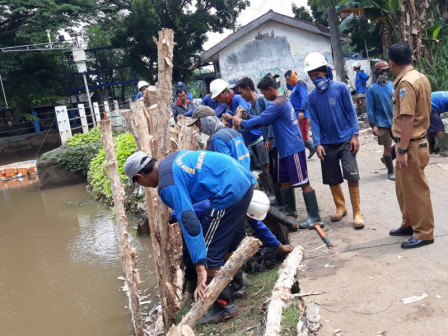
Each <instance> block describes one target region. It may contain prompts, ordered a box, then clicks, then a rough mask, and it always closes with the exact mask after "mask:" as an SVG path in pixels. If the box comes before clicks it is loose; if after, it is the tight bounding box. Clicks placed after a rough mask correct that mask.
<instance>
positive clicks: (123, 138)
mask: <svg viewBox="0 0 448 336" xmlns="http://www.w3.org/2000/svg"><path fill="white" fill-rule="evenodd" d="M114 142H115V153H116V155H117V165H118V172H119V174H120V181H121V184H122V186H123V187H126V185H127V183H128V178H127V176H126V175H125V174H124V170H123V167H124V163H125V162H126V159H127V157H128V156H129V155H131V154H132V153H134V152H135V143H134V138H133V137H132V134H131V133H124V134H121V135H119V136H118V137H116V138H115V139H114ZM105 166H106V153H105V151H104V149H101V150H100V151H99V152H98V154H97V155H96V156H95V158H94V159H93V160H92V162H91V163H90V168H89V172H88V174H87V181H88V182H89V189H90V191H91V192H92V194H93V195H94V196H95V197H96V198H98V199H102V200H104V201H106V202H108V203H112V189H111V185H110V180H109V177H108V172H107V171H106V170H105V169H103V167H105Z"/></svg>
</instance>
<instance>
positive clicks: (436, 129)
mask: <svg viewBox="0 0 448 336" xmlns="http://www.w3.org/2000/svg"><path fill="white" fill-rule="evenodd" d="M445 112H448V91H437V92H433V93H431V117H430V123H429V128H428V140H429V152H430V153H438V152H440V151H441V150H442V154H445V155H448V148H447V145H446V142H447V141H446V139H445V125H444V123H443V121H442V119H441V118H440V114H442V113H445Z"/></svg>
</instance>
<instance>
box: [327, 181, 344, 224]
mask: <svg viewBox="0 0 448 336" xmlns="http://www.w3.org/2000/svg"><path fill="white" fill-rule="evenodd" d="M330 189H331V194H332V195H333V200H334V204H335V205H336V213H335V214H334V215H332V216H331V221H332V222H337V221H340V220H341V219H342V217H344V216H346V215H347V209H346V208H345V198H344V193H343V192H342V184H337V185H334V186H330Z"/></svg>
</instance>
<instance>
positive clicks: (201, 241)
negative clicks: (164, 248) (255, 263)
mask: <svg viewBox="0 0 448 336" xmlns="http://www.w3.org/2000/svg"><path fill="white" fill-rule="evenodd" d="M124 172H125V174H126V175H127V176H128V177H129V178H130V179H132V180H133V181H134V182H136V183H138V184H139V185H141V186H143V187H150V188H158V193H159V197H160V199H161V200H162V202H163V203H164V204H165V205H167V206H168V207H170V208H172V209H174V211H175V212H176V216H177V219H178V220H179V225H180V227H181V229H182V235H183V238H184V241H185V243H186V246H187V248H188V251H189V254H190V257H191V260H192V262H193V264H194V265H195V268H196V273H197V287H196V290H195V292H194V298H195V300H197V299H198V298H200V299H203V298H204V290H205V288H206V286H207V284H208V283H210V282H211V281H212V279H213V277H214V276H215V274H216V273H217V271H218V270H219V269H220V268H221V266H223V265H224V263H225V259H226V255H227V254H228V253H229V251H234V250H236V248H237V246H238V245H239V244H240V243H241V241H242V240H243V238H244V235H245V217H246V213H247V209H248V207H249V204H250V202H251V199H252V194H253V185H254V184H255V182H256V180H255V178H254V176H253V175H252V174H251V173H250V172H248V171H247V170H246V169H245V168H244V167H243V166H241V165H240V164H239V163H238V162H237V161H236V160H234V159H233V158H231V157H229V156H228V155H224V154H221V153H214V152H208V151H186V150H183V151H179V152H175V153H172V154H170V155H168V156H167V157H166V158H165V159H163V160H161V161H160V162H159V161H157V160H156V159H155V158H151V157H149V156H147V155H146V154H145V153H143V152H141V151H139V152H136V153H134V154H132V155H131V156H129V157H128V158H127V160H126V163H125V165H124ZM206 199H208V200H210V209H209V210H208V211H207V214H206V216H205V218H204V220H203V221H202V223H201V222H200V221H199V219H198V218H197V216H196V214H195V212H194V208H193V204H195V203H198V202H200V201H203V200H206ZM214 308H215V310H216V311H217V312H218V313H219V314H220V315H221V316H227V317H232V316H234V315H235V307H234V306H233V305H232V304H231V297H230V293H229V291H228V290H227V289H225V290H224V291H223V292H222V293H221V294H220V295H219V297H218V300H217V301H216V302H215V304H214Z"/></svg>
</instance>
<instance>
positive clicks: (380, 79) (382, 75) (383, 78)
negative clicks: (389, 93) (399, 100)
mask: <svg viewBox="0 0 448 336" xmlns="http://www.w3.org/2000/svg"><path fill="white" fill-rule="evenodd" d="M375 77H376V82H377V83H378V84H379V85H386V84H387V82H388V81H389V78H388V77H387V72H386V71H380V70H377V71H375Z"/></svg>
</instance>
